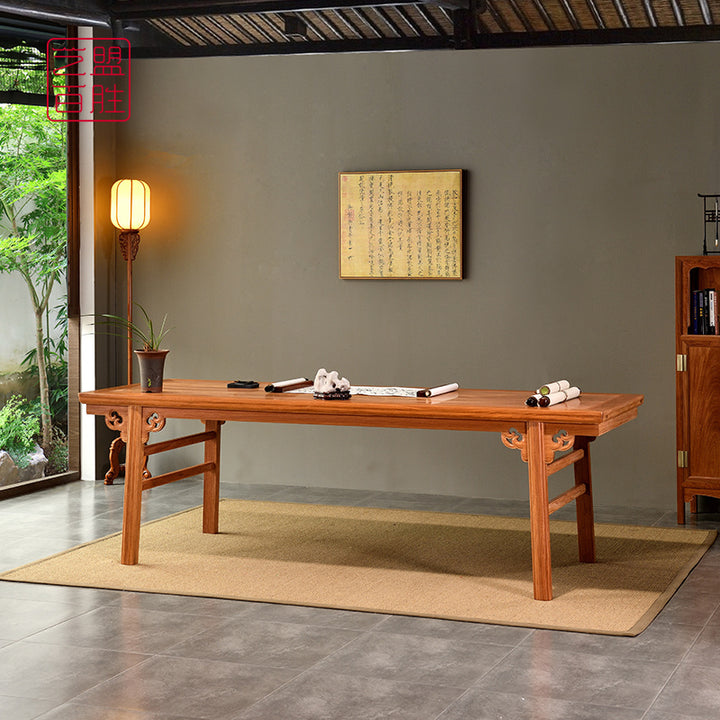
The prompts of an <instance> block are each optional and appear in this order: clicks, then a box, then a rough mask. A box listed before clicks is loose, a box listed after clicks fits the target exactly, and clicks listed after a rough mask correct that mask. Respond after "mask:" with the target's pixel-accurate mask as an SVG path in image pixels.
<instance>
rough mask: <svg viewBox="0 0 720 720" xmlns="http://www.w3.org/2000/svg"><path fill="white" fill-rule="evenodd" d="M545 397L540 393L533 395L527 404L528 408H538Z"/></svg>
mask: <svg viewBox="0 0 720 720" xmlns="http://www.w3.org/2000/svg"><path fill="white" fill-rule="evenodd" d="M542 397H545V396H544V395H541V394H540V393H535V395H531V396H530V397H529V398H528V399H527V400H526V401H525V404H526V405H527V406H528V407H537V406H538V402H539V400H540V398H542Z"/></svg>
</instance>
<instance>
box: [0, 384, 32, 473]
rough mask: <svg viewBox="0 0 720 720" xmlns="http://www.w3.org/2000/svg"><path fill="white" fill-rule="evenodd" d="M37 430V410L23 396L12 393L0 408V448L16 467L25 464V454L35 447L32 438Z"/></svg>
mask: <svg viewBox="0 0 720 720" xmlns="http://www.w3.org/2000/svg"><path fill="white" fill-rule="evenodd" d="M39 432H40V423H39V421H38V416H37V412H35V411H34V409H33V408H32V407H31V406H30V402H29V401H28V400H26V399H25V398H22V397H20V396H19V395H13V396H12V397H11V398H10V399H9V400H8V401H7V403H5V405H4V406H3V407H2V408H1V409H0V448H2V449H3V450H5V452H7V453H8V454H9V455H10V457H11V458H12V459H13V460H14V461H15V464H16V465H17V466H18V467H25V466H26V465H27V459H26V456H27V455H28V453H31V452H32V451H33V450H34V449H35V439H34V438H35V437H36V436H37V434H38V433H39Z"/></svg>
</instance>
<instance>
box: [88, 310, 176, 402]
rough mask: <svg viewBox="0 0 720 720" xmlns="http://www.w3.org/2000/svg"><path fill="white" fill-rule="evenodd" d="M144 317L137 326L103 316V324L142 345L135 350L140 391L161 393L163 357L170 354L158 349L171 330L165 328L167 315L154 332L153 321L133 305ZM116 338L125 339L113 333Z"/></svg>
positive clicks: (129, 322)
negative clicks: (126, 333) (119, 328)
mask: <svg viewBox="0 0 720 720" xmlns="http://www.w3.org/2000/svg"><path fill="white" fill-rule="evenodd" d="M135 307H137V308H138V309H139V310H140V312H141V313H142V315H143V317H144V322H143V323H142V324H138V323H137V322H135V321H133V320H128V319H127V318H124V317H122V316H120V315H108V314H103V315H101V316H100V317H102V318H105V320H104V322H106V323H108V324H111V325H116V326H119V327H122V328H124V329H125V330H126V331H127V332H129V333H131V334H132V337H133V338H134V340H135V342H137V343H138V344H140V345H142V349H140V350H135V351H134V352H135V355H136V356H137V359H138V365H139V367H140V389H141V390H142V392H162V386H163V371H164V367H165V357H166V355H167V354H168V352H170V351H169V350H163V349H162V348H161V347H160V344H161V343H162V341H163V339H164V338H165V336H166V335H167V334H168V333H169V332H170V330H172V328H169V327H166V326H167V314H165V315H164V316H163V319H162V322H161V324H160V329H159V330H156V328H155V325H154V324H153V321H152V320H151V319H150V316H149V315H148V313H147V311H146V310H145V308H144V307H143V306H142V305H139V304H137V303H135ZM113 334H115V335H117V336H118V337H126V335H124V334H121V333H113Z"/></svg>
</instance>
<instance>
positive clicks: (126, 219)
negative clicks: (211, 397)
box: [105, 179, 150, 485]
mask: <svg viewBox="0 0 720 720" xmlns="http://www.w3.org/2000/svg"><path fill="white" fill-rule="evenodd" d="M110 220H111V221H112V224H113V225H114V226H115V227H116V228H118V230H120V251H121V252H122V256H123V258H124V260H125V262H126V263H127V320H128V323H131V322H132V317H133V293H132V264H133V261H134V260H135V258H136V257H137V252H138V248H139V247H140V230H142V229H143V228H144V227H146V226H147V224H148V223H149V222H150V188H149V187H148V184H147V183H146V182H143V181H142V180H127V179H125V180H118V181H117V182H116V183H114V184H113V186H112V190H111V191H110ZM132 368H133V347H132V330H130V328H128V334H127V384H128V385H131V384H132V376H133V371H132ZM124 447H125V443H124V442H123V441H122V440H121V439H120V438H119V437H118V438H116V439H115V440H113V442H112V443H111V444H110V469H109V470H108V471H107V473H105V484H106V485H112V484H113V480H115V478H116V477H117V476H118V475H119V474H120V473H121V472H122V471H123V466H122V465H121V464H120V460H119V456H120V451H121V450H122V449H123V448H124ZM146 472H147V470H146Z"/></svg>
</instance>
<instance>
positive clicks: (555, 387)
mask: <svg viewBox="0 0 720 720" xmlns="http://www.w3.org/2000/svg"><path fill="white" fill-rule="evenodd" d="M569 387H570V382H569V381H568V380H556V381H555V382H551V383H548V384H547V385H543V386H542V387H539V388H538V389H537V390H536V391H535V392H536V393H539V394H540V395H550V394H552V393H556V392H560V390H567V389H568V388H569Z"/></svg>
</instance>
